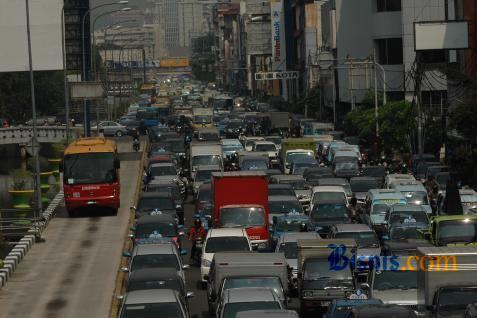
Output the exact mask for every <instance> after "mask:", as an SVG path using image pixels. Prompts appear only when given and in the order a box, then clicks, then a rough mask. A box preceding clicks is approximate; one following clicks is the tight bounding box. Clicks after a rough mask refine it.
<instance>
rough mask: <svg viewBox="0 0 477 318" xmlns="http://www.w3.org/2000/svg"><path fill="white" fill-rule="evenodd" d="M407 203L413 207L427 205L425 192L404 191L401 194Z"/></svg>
mask: <svg viewBox="0 0 477 318" xmlns="http://www.w3.org/2000/svg"><path fill="white" fill-rule="evenodd" d="M402 194H403V195H404V197H405V198H406V201H407V203H409V204H414V205H429V200H428V199H427V193H426V192H425V191H404V192H402Z"/></svg>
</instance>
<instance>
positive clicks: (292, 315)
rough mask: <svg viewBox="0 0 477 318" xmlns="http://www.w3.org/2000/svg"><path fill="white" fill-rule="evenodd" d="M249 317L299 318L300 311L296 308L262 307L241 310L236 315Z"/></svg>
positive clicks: (237, 317) (236, 317) (240, 317)
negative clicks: (260, 308)
mask: <svg viewBox="0 0 477 318" xmlns="http://www.w3.org/2000/svg"><path fill="white" fill-rule="evenodd" d="M249 317H263V318H298V313H297V312H296V311H294V310H286V309H262V310H245V311H239V312H238V313H237V314H236V315H235V318H249Z"/></svg>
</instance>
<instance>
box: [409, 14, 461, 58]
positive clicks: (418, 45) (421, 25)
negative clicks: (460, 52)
mask: <svg viewBox="0 0 477 318" xmlns="http://www.w3.org/2000/svg"><path fill="white" fill-rule="evenodd" d="M468 47H469V26H468V23H467V22H466V21H445V22H444V21H442V22H441V21H437V22H416V23H414V48H415V50H416V51H422V50H452V49H467V48H468Z"/></svg>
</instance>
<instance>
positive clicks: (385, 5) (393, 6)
mask: <svg viewBox="0 0 477 318" xmlns="http://www.w3.org/2000/svg"><path fill="white" fill-rule="evenodd" d="M376 1H377V3H376V4H377V9H378V12H384V11H401V0H376Z"/></svg>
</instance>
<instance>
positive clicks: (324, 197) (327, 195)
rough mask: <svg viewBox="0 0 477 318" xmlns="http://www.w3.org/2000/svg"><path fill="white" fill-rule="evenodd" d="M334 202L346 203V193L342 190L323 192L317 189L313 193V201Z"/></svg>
mask: <svg viewBox="0 0 477 318" xmlns="http://www.w3.org/2000/svg"><path fill="white" fill-rule="evenodd" d="M323 201H324V202H336V203H341V204H346V203H347V202H346V195H345V193H344V192H324V191H318V192H315V193H314V194H313V203H319V202H323Z"/></svg>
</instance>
